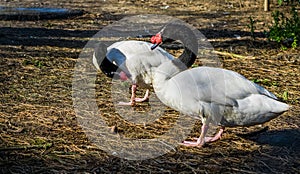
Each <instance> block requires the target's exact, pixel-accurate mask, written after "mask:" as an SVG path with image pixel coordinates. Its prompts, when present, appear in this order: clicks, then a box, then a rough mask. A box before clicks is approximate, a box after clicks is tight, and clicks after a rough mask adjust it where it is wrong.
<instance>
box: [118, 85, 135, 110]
mask: <svg viewBox="0 0 300 174" xmlns="http://www.w3.org/2000/svg"><path fill="white" fill-rule="evenodd" d="M136 88H137V85H136V84H133V85H132V86H131V98H130V102H119V103H118V105H121V106H134V105H135V96H136V94H135V93H136Z"/></svg>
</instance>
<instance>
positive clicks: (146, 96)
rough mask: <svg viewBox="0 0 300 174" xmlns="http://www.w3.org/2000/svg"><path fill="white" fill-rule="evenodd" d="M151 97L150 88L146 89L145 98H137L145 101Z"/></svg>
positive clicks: (136, 99) (138, 100) (139, 100)
mask: <svg viewBox="0 0 300 174" xmlns="http://www.w3.org/2000/svg"><path fill="white" fill-rule="evenodd" d="M148 99H149V89H147V90H146V93H145V96H144V98H135V101H136V102H144V101H147V100H148Z"/></svg>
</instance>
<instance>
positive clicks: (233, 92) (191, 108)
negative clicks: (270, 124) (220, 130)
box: [153, 61, 289, 146]
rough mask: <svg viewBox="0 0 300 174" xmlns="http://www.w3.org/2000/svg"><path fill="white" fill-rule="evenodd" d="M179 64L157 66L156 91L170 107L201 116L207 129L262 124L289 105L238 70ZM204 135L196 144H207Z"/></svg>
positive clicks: (173, 62)
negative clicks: (183, 68)
mask: <svg viewBox="0 0 300 174" xmlns="http://www.w3.org/2000/svg"><path fill="white" fill-rule="evenodd" d="M178 65H179V63H178V61H168V62H165V63H163V64H161V65H160V66H159V67H158V68H157V69H156V71H155V73H154V77H153V88H154V91H155V93H156V95H157V97H158V98H159V99H160V100H161V101H162V102H163V103H164V104H166V105H167V106H169V107H171V108H173V109H175V110H177V111H180V112H182V113H183V114H187V115H191V116H196V117H198V118H200V119H201V120H202V123H203V125H204V127H203V129H208V127H207V128H205V126H208V125H209V123H214V124H219V125H221V126H226V127H227V126H229V127H232V126H250V125H256V124H261V123H264V122H267V121H269V120H271V119H273V118H275V117H277V116H279V115H280V114H282V113H283V112H284V111H286V110H287V109H288V108H289V106H288V105H287V104H285V103H282V102H279V101H278V100H277V98H276V97H275V95H274V94H272V93H271V92H269V91H267V90H266V89H264V88H263V87H261V86H259V85H257V84H255V83H253V82H251V81H249V80H247V79H246V78H245V77H243V76H242V75H240V74H238V73H236V72H233V71H230V70H225V69H221V68H213V67H198V68H193V69H190V70H185V71H182V70H181V68H179V67H180V66H182V65H179V66H178ZM205 131H207V130H205ZM202 133H203V132H202ZM202 133H201V134H202ZM204 134H205V133H204ZM204 136H205V135H202V137H201V138H202V139H201V140H200V139H199V140H198V144H193V145H200V146H201V145H203V144H204V139H203V138H204ZM188 144H190V143H188Z"/></svg>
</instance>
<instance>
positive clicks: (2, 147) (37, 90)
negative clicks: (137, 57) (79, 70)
mask: <svg viewBox="0 0 300 174" xmlns="http://www.w3.org/2000/svg"><path fill="white" fill-rule="evenodd" d="M262 3H263V2H262V1H238V0H228V1H220V0H216V1H207V0H204V1H188V0H174V1H171V0H167V1H157V0H154V1H149V0H138V1H133V0H131V1H129V0H122V1H121V0H119V1H117V0H98V1H92V0H89V1H84V0H73V1H67V0H61V1H51V0H46V1H43V2H41V1H37V0H27V1H19V0H8V1H5V2H1V3H0V6H10V7H19V6H21V7H64V8H70V9H80V10H84V11H85V13H84V15H82V16H78V17H72V18H69V19H57V20H55V19H52V20H33V21H18V20H1V21H0V26H1V27H0V68H1V69H0V84H1V85H0V89H1V90H0V95H1V97H0V135H1V136H0V173H300V167H299V166H300V148H299V147H300V129H299V125H300V114H299V113H300V106H299V102H300V101H299V100H300V92H299V91H300V81H299V80H300V76H299V74H300V66H299V65H300V59H299V48H296V49H290V48H288V49H287V50H282V49H280V45H278V44H276V43H272V42H269V41H268V40H267V39H266V38H265V36H264V31H265V30H268V27H269V26H270V25H271V24H272V18H271V11H270V12H264V11H263V7H262ZM276 9H280V10H288V7H283V8H282V7H278V6H277V5H276V1H274V2H273V1H272V3H271V10H272V11H273V10H276ZM298 9H299V7H298ZM146 13H151V14H165V15H170V16H174V17H177V18H179V19H182V20H184V21H185V22H187V23H189V24H191V25H193V26H194V27H196V28H197V29H199V31H200V32H201V33H203V34H204V35H205V36H206V37H207V38H208V40H209V41H210V42H211V44H212V45H213V47H214V48H215V50H217V51H220V52H227V53H234V54H238V55H242V56H245V57H244V58H237V57H234V56H230V54H229V55H219V57H220V59H221V60H222V66H223V68H226V69H230V70H234V71H236V72H239V73H241V74H242V75H244V76H246V77H247V78H248V79H250V80H254V81H256V82H257V83H258V84H260V85H262V86H264V87H265V88H266V89H268V90H269V91H271V92H273V93H274V94H275V95H276V96H277V97H278V98H279V99H280V100H282V101H284V102H286V103H288V104H289V105H291V106H292V108H291V109H290V110H289V111H288V112H286V113H284V114H283V115H281V116H279V117H278V118H276V119H274V120H272V121H270V122H268V123H265V124H264V125H262V126H252V127H249V128H247V127H246V128H241V127H238V128H228V129H226V131H225V133H224V135H223V137H222V139H221V140H220V141H217V142H214V143H210V144H207V145H206V146H205V147H203V148H188V147H183V146H178V147H177V148H176V150H175V151H172V152H169V153H167V154H165V155H163V156H159V157H157V158H155V159H148V160H143V161H130V160H126V159H122V158H118V157H115V156H113V155H111V154H108V153H106V152H105V151H103V150H101V149H100V148H98V147H97V146H96V145H95V144H93V143H91V142H90V141H89V139H88V138H87V136H86V134H85V133H84V131H83V129H82V127H80V125H79V124H78V122H77V118H76V114H75V111H74V107H73V101H72V79H73V72H74V67H75V64H76V62H77V59H78V57H79V54H80V52H81V51H82V49H83V47H84V46H85V44H86V43H87V41H88V40H89V38H91V37H92V36H93V35H94V34H96V33H97V32H98V31H99V30H100V29H101V28H103V27H104V26H107V25H109V24H111V23H112V22H114V21H117V20H119V19H122V18H123V17H125V16H130V15H137V14H146ZM250 16H252V17H253V19H255V20H256V21H257V23H256V24H255V26H256V29H255V33H254V34H255V36H256V38H255V39H253V38H252V37H251V32H250V30H249V28H248V27H247V25H249V23H250V22H249V17H250ZM238 36H240V37H238ZM169 51H172V50H169ZM173 52H174V54H176V51H173ZM197 64H201V62H199V61H198V62H197ZM96 82H98V83H97V84H96V91H97V92H96V94H97V104H98V106H99V109H100V110H101V111H102V112H103V113H105V114H104V115H103V117H105V119H106V120H107V123H108V125H109V126H116V125H117V126H118V133H119V134H123V135H124V136H127V137H133V138H141V137H150V138H151V137H155V135H159V134H160V132H161V131H165V130H166V129H168V128H169V127H168V120H170V122H172V119H173V118H174V116H175V117H176V116H178V113H177V112H175V111H173V110H172V109H168V112H166V115H164V117H163V118H161V120H163V121H162V122H154V123H153V124H149V125H146V126H145V125H135V124H130V123H128V122H126V121H124V120H122V118H121V117H120V116H119V115H118V113H116V112H115V109H114V107H113V101H112V99H111V96H110V85H111V80H110V79H109V78H107V77H105V76H104V75H103V74H102V73H100V72H99V73H98V76H97V80H96ZM140 92H141V93H142V92H143V91H140ZM286 94H288V95H287V96H286ZM128 95H129V94H128ZM145 107H147V105H145V104H139V105H137V106H136V107H135V109H136V110H140V111H143V108H145ZM200 126H201V124H200V123H199V122H197V124H196V125H195V127H194V129H193V130H192V132H191V134H190V136H189V138H190V137H194V136H199V131H200ZM116 143H117V141H116Z"/></svg>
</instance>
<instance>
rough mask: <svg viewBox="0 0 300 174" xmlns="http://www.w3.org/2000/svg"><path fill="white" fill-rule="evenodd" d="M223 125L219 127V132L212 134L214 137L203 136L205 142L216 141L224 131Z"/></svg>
mask: <svg viewBox="0 0 300 174" xmlns="http://www.w3.org/2000/svg"><path fill="white" fill-rule="evenodd" d="M224 130H225V127H223V126H222V127H221V128H220V130H219V132H218V133H217V134H216V135H215V136H214V137H205V142H207V143H208V142H214V141H217V140H218V139H221V136H222V133H223V132H224Z"/></svg>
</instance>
